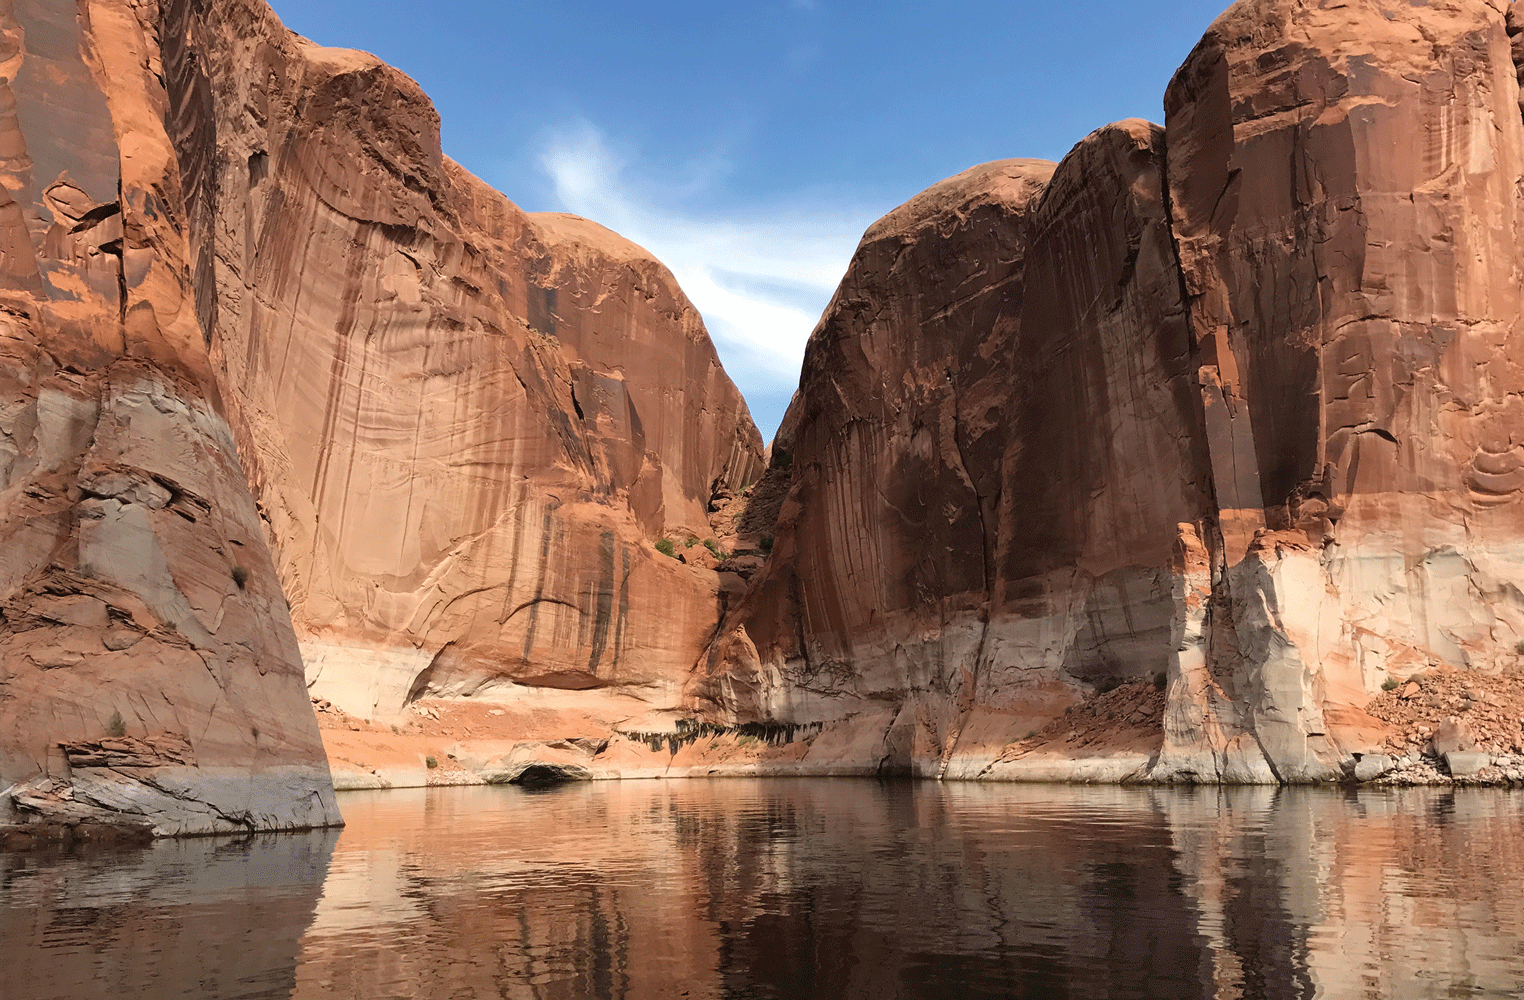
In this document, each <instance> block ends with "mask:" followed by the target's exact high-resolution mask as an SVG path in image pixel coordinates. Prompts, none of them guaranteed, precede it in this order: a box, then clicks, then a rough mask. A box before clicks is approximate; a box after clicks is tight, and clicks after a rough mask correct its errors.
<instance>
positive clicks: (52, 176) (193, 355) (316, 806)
mask: <svg viewBox="0 0 1524 1000" xmlns="http://www.w3.org/2000/svg"><path fill="white" fill-rule="evenodd" d="M153 14H154V12H153V10H152V9H151V8H141V7H137V6H135V5H133V4H129V3H126V2H124V0H89V2H84V3H80V4H78V5H75V4H73V3H69V4H57V3H46V2H41V0H15V2H13V3H6V4H5V5H4V6H3V8H0V49H3V57H0V135H3V143H0V150H3V154H0V248H3V252H0V826H5V825H8V824H12V823H43V824H50V823H51V824H53V825H55V826H57V825H60V824H62V825H74V824H78V823H80V822H84V823H113V824H119V825H124V826H129V827H136V828H139V829H141V830H148V831H152V832H155V833H160V834H166V833H209V832H218V831H220V832H229V831H247V830H250V829H255V828H259V829H271V828H290V827H307V826H321V825H326V824H329V823H333V822H337V821H338V811H337V809H336V808H335V805H334V800H333V789H332V785H331V782H330V779H329V773H328V766H327V762H326V760H325V758H324V755H323V749H322V745H321V743H320V741H319V738H318V732H317V726H316V724H315V722H314V720H313V718H312V712H311V708H310V706H309V704H308V702H307V696H306V692H305V690H304V686H303V680H302V662H301V658H300V655H299V652H298V649H297V643H296V639H295V636H294V634H293V631H292V628H291V620H290V617H289V615H288V613H287V608H286V604H285V601H284V599H283V598H282V594H281V586H280V581H279V579H278V578H277V576H276V573H275V568H274V566H273V564H272V562H271V559H270V555H269V552H268V550H267V548H266V545H265V537H264V532H263V530H262V526H261V524H260V521H259V517H258V515H257V513H256V509H255V504H254V501H253V499H252V498H251V496H250V494H249V491H248V488H247V486H246V485H245V481H244V476H243V472H242V469H241V468H240V466H239V462H238V456H237V454H236V452H235V449H234V439H233V434H232V433H231V431H230V430H229V427H228V424H227V423H226V421H225V410H224V409H223V405H222V399H221V397H220V396H219V394H218V391H217V387H216V383H215V379H214V372H213V366H212V364H211V363H210V360H209V358H208V353H207V347H206V344H207V337H208V335H209V333H210V331H209V330H208V329H207V328H205V327H204V326H203V325H202V324H201V323H200V322H199V321H198V316H197V310H196V308H195V296H196V290H195V286H194V284H193V282H192V281H191V280H190V270H189V265H190V262H191V260H192V258H193V240H192V236H193V233H192V232H191V228H192V227H191V226H189V223H188V219H189V218H190V215H191V213H190V212H189V211H188V202H187V198H186V195H185V191H184V189H183V188H182V186H181V183H180V178H181V167H182V163H181V160H180V151H179V150H178V148H177V146H176V144H175V141H174V137H173V136H172V135H171V134H170V133H169V131H167V129H166V124H165V122H166V118H167V116H168V109H169V106H170V104H171V101H170V99H169V96H168V94H167V93H166V90H165V86H164V82H163V69H164V67H163V63H162V62H161V60H160V57H159V53H158V49H157V46H156V27H155V24H154V17H153Z"/></svg>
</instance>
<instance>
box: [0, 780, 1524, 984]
mask: <svg viewBox="0 0 1524 1000" xmlns="http://www.w3.org/2000/svg"><path fill="white" fill-rule="evenodd" d="M1521 802H1524V797H1520V796H1516V795H1513V794H1510V793H1507V792H1499V791H1491V790H1488V791H1482V790H1478V791H1473V792H1459V793H1456V792H1448V791H1446V792H1440V791H1428V790H1413V791H1407V792H1401V793H1380V794H1378V793H1370V792H1363V793H1361V794H1359V795H1354V794H1349V795H1344V794H1340V793H1335V792H1327V791H1324V792H1315V791H1297V790H1280V791H1278V790H1275V789H1230V790H1219V789H1200V790H1196V791H1194V792H1193V791H1166V790H1138V789H1119V788H1065V787H1020V786H1014V787H1013V786H991V785H957V784H947V785H938V784H934V783H921V784H893V785H878V784H874V783H871V782H866V781H853V780H839V781H832V780H824V779H817V780H799V781H788V780H771V781H758V782H752V781H714V782H705V781H674V782H625V783H600V784H597V785H591V786H589V785H581V786H576V787H570V788H564V789H558V790H554V791H549V792H540V793H531V792H524V791H520V790H518V789H514V788H474V789H436V790H432V791H428V792H423V791H415V792H385V793H367V794H361V795H353V796H346V797H345V798H344V800H343V802H342V805H343V807H344V811H345V815H346V817H347V818H348V820H349V824H350V825H349V827H348V828H347V829H346V830H345V831H344V832H343V834H342V836H340V837H339V838H338V839H337V843H336V844H335V843H334V841H333V838H332V835H312V836H307V837H281V838H270V839H265V840H257V841H254V842H252V843H249V844H245V845H229V844H226V843H223V844H213V843H211V842H191V843H186V844H176V845H157V846H155V847H154V848H151V849H148V850H146V851H143V852H140V853H135V854H114V855H94V856H88V855H85V856H78V857H76V858H73V859H68V860H53V861H48V860H46V859H43V858H25V857H19V856H18V857H11V858H4V859H0V891H3V896H0V907H3V908H0V969H4V970H6V971H5V972H4V973H3V975H4V980H5V982H4V987H5V988H4V991H3V992H4V995H5V997H6V998H7V1000H10V998H11V997H16V998H18V1000H19V998H20V997H31V996H47V997H52V996H58V997H66V996H67V997H72V996H84V995H112V994H116V995H135V996H159V997H179V996H188V997H189V996H219V997H230V996H248V997H256V996H259V997H264V996H272V997H285V996H295V997H300V998H307V997H365V998H373V997H463V996H493V997H497V996H502V997H526V998H527V997H533V998H563V997H564V998H573V997H577V998H580V997H600V998H613V997H621V998H624V997H628V998H669V997H679V996H683V995H687V996H689V997H694V998H698V997H716V998H718V997H734V998H749V997H788V998H793V997H820V998H826V997H830V998H837V997H862V998H875V1000H878V998H888V997H958V998H968V997H1043V998H1065V997H1075V998H1089V997H1108V998H1120V997H1168V998H1172V1000H1173V998H1189V997H1212V998H1230V997H1231V998H1253V997H1264V998H1291V997H1313V996H1329V997H1341V998H1342V997H1381V998H1388V997H1390V998H1410V997H1411V998H1419V997H1452V996H1498V997H1503V996H1516V995H1517V994H1516V992H1515V991H1516V990H1517V988H1518V986H1517V984H1518V983H1519V982H1521V981H1524V897H1521V893H1520V891H1519V890H1520V888H1521V885H1520V882H1521V879H1520V875H1519V873H1520V872H1521V871H1524V857H1520V851H1521V843H1520V841H1521V837H1524V825H1521V823H1520V819H1521ZM330 849H331V851H332V859H331V861H330V860H329V858H328V853H329V851H330ZM17 969H27V970H38V971H37V972H36V974H33V973H32V972H31V971H29V972H28V974H26V975H25V976H21V977H17V976H16V975H15V974H14V973H13V972H12V971H11V970H17Z"/></svg>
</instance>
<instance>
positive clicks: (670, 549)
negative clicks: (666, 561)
mask: <svg viewBox="0 0 1524 1000" xmlns="http://www.w3.org/2000/svg"><path fill="white" fill-rule="evenodd" d="M656 551H657V552H660V553H661V554H662V555H664V556H671V557H672V558H674V559H676V558H677V548H676V547H675V546H673V544H672V539H670V538H663V539H661V540H660V541H658V542H657V543H656Z"/></svg>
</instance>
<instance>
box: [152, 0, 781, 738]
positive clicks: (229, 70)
mask: <svg viewBox="0 0 1524 1000" xmlns="http://www.w3.org/2000/svg"><path fill="white" fill-rule="evenodd" d="M165 30H166V39H165V45H166V52H169V51H171V50H172V49H173V50H174V51H176V52H178V53H180V56H179V58H178V65H179V66H180V67H181V68H180V69H179V70H176V71H174V72H172V73H171V76H172V78H174V79H177V80H179V83H178V85H177V87H176V88H174V89H175V92H176V94H177V104H176V108H175V115H174V121H175V124H176V128H177V130H178V132H177V142H178V147H179V148H180V150H181V151H182V156H183V161H184V163H185V164H186V165H187V168H186V174H185V176H186V183H187V185H189V186H190V188H191V194H190V195H189V196H188V197H189V199H190V201H191V203H192V204H193V205H194V206H196V216H193V217H199V218H200V219H201V223H200V225H199V229H198V231H197V238H196V240H195V248H194V249H195V254H196V262H197V263H196V271H195V273H196V275H197V284H196V290H197V294H198V301H200V302H203V303H205V305H204V307H203V312H204V314H205V317H204V319H205V323H206V326H207V329H208V331H209V335H210V336H211V338H212V356H213V358H214V361H215V364H216V370H217V375H218V378H219V382H220V384H221V385H222V386H223V387H224V393H225V397H226V399H227V402H228V407H229V410H230V412H231V413H232V414H233V415H234V420H233V425H234V428H235V431H236V434H237V438H238V442H239V449H240V453H241V455H242V457H243V461H244V466H245V468H246V470H247V472H248V476H249V481H250V483H251V484H252V487H253V491H254V495H255V497H256V499H257V500H258V502H259V504H260V507H261V510H262V512H263V514H264V516H265V519H266V525H267V527H266V530H267V535H268V537H269V539H270V540H271V542H272V547H273V549H274V552H275V554H276V562H277V566H278V570H279V575H280V578H281V582H282V584H283V586H284V589H285V593H286V597H287V599H288V600H289V602H290V606H291V611H292V616H293V619H294V621H295V626H296V631H297V635H298V638H299V640H300V642H301V647H302V654H303V656H304V658H305V660H306V667H307V672H308V678H309V682H310V683H311V685H312V689H313V692H314V694H316V695H317V696H320V697H324V698H328V699H331V700H332V701H333V702H335V703H336V704H339V705H341V706H342V707H343V708H345V709H346V710H347V711H349V712H351V713H353V714H355V715H357V716H360V717H363V718H370V719H375V720H384V721H388V722H391V721H398V720H400V719H401V718H402V712H403V709H404V708H405V707H406V706H407V705H408V704H409V703H411V702H412V701H414V700H416V699H418V698H421V697H441V696H443V697H479V698H490V699H495V700H498V701H508V702H516V703H525V704H533V705H537V706H540V707H542V708H544V709H546V710H547V711H558V710H561V709H577V710H581V711H583V712H584V715H585V716H586V718H585V719H584V723H583V725H584V727H585V728H590V729H594V730H597V729H602V730H603V731H605V732H606V731H607V726H608V724H609V721H610V720H618V719H624V718H629V717H631V716H639V715H642V714H644V713H647V712H650V711H653V710H660V709H667V708H673V707H676V706H677V704H678V701H679V697H680V693H681V687H682V683H683V681H684V679H685V677H686V676H687V672H688V671H689V669H690V668H691V666H692V664H693V663H694V662H695V660H696V659H697V658H698V656H699V655H700V653H701V651H702V649H703V647H704V645H705V643H707V641H708V640H709V638H710V637H711V635H712V633H713V627H714V623H715V621H716V619H717V617H718V615H719V613H720V611H721V609H722V604H721V602H722V600H723V598H724V592H723V587H722V581H721V578H720V576H719V574H717V573H716V572H714V571H713V569H712V567H711V568H702V567H699V566H696V565H689V564H685V563H683V562H681V561H678V560H675V559H673V558H669V557H667V556H664V555H661V554H659V553H658V552H657V551H656V549H655V548H654V547H653V543H655V542H656V541H658V540H659V539H661V538H663V537H666V536H671V537H674V538H678V539H686V538H688V537H696V538H699V539H704V538H709V537H712V536H713V535H714V534H715V529H714V528H712V527H711V526H710V523H709V508H710V505H711V501H712V500H714V499H716V498H717V497H719V496H721V495H726V494H728V493H730V492H733V491H736V490H739V489H740V488H742V487H743V486H745V485H746V484H747V483H748V482H749V481H750V479H751V478H753V476H754V475H755V473H756V472H757V471H758V470H759V469H760V465H761V456H762V447H761V439H760V436H759V435H758V433H757V431H756V429H755V427H754V426H753V424H752V422H751V419H750V416H749V415H748V413H747V411H746V407H745V403H744V402H743V400H742V399H741V397H740V394H739V393H738V392H737V391H736V389H735V387H734V386H733V385H732V384H731V382H730V380H729V378H728V377H727V376H726V375H725V373H724V371H723V369H722V368H721V367H720V364H719V361H718V359H717V357H716V355H715V352H714V348H713V345H712V344H711V342H710V340H709V337H708V335H707V334H706V333H705V331H704V327H703V324H702V322H701V320H700V318H699V316H698V313H697V312H696V311H695V310H694V308H693V307H692V305H691V304H690V303H689V302H688V300H687V298H686V297H685V296H684V295H683V293H682V292H681V290H680V289H679V288H678V287H677V283H676V281H675V280H674V279H673V277H672V275H671V274H670V272H668V271H667V269H666V268H665V267H663V266H662V265H661V264H660V263H658V262H657V261H656V260H655V259H653V258H652V257H651V256H650V254H648V253H647V252H645V251H644V250H642V249H641V248H639V247H637V246H635V245H633V244H631V243H629V242H628V241H626V240H624V239H622V238H620V237H619V236H616V235H615V234H613V233H611V232H609V231H608V230H606V229H604V228H602V227H601V226H598V225H596V224H595V223H592V222H588V221H586V220H583V219H579V218H576V217H573V216H566V215H556V214H545V215H529V214H526V213H524V212H522V211H520V210H519V209H518V208H517V207H516V206H515V205H513V204H512V203H511V202H509V201H508V200H507V199H506V198H504V197H503V196H502V195H500V194H498V193H497V192H496V191H493V190H491V189H490V188H488V187H487V186H486V185H485V184H484V183H482V182H481V181H479V180H478V179H476V178H475V177H473V176H471V175H470V174H469V173H467V172H466V171H465V170H464V169H462V168H461V167H459V166H458V165H457V164H455V163H453V162H451V161H450V160H448V159H447V158H445V157H444V156H443V155H442V153H441V152H440V146H439V120H438V117H437V115H436V113H435V111H434V109H433V106H432V105H431V104H430V103H429V101H428V99H427V98H426V97H425V96H424V94H423V93H422V92H421V91H420V90H419V88H418V86H417V85H416V84H415V83H414V82H413V81H412V80H410V79H409V78H407V77H406V76H404V75H403V74H401V73H400V72H398V71H396V70H395V69H392V68H390V67H388V66H386V65H384V64H382V63H380V62H379V61H378V60H376V59H374V58H373V57H371V56H368V55H365V54H363V53H358V52H350V51H342V50H334V49H324V48H319V47H317V46H315V45H312V44H310V43H308V42H306V41H305V40H303V39H301V38H299V37H297V36H295V35H293V34H291V33H290V32H288V31H287V30H286V29H285V28H284V27H282V26H281V24H280V23H279V22H278V21H277V20H276V18H275V17H274V15H273V14H272V13H271V12H270V11H269V9H268V8H267V7H266V6H265V5H264V4H263V3H261V2H258V0H237V2H233V3H217V4H211V3H196V4H189V5H187V6H186V7H185V9H184V16H183V17H181V18H179V19H172V20H170V21H167V22H166V23H165Z"/></svg>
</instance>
